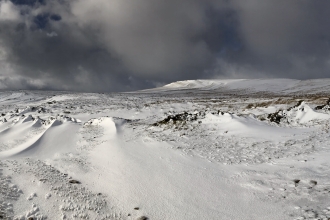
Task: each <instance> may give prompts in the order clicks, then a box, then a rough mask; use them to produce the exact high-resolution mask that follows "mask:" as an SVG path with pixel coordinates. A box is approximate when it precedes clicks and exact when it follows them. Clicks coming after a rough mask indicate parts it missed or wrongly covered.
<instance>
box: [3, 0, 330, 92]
mask: <svg viewBox="0 0 330 220" xmlns="http://www.w3.org/2000/svg"><path fill="white" fill-rule="evenodd" d="M329 8H330V2H329V3H328V1H327V0H319V1H312V0H309V1H307V0H292V1H284V0H278V1H273V0H263V1H259V0H258V1H257V0H248V1H243V0H181V1H174V0H168V1H163V0H152V1H151V0H134V1H131V0H93V1H91V0H70V1H69V0H24V1H23V0H11V1H9V0H2V1H0V68H1V70H2V71H1V72H0V88H29V89H31V88H32V89H33V88H36V89H40V88H41V89H69V90H84V91H127V90H133V89H141V88H147V87H153V86H156V85H161V84H162V83H168V82H171V81H176V80H184V79H194V78H211V77H214V78H221V77H236V78H237V77H244V78H251V77H267V76H270V77H290V78H313V77H314V78H315V77H328V76H330V74H329V72H328V71H329V67H330V53H329V48H330V45H329V44H330V29H329V24H328V21H329V19H330V15H329V13H327V11H328V9H329Z"/></svg>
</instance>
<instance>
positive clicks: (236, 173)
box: [0, 79, 330, 220]
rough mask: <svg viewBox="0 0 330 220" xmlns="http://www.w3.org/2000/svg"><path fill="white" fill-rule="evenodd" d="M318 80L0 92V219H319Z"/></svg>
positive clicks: (322, 102) (322, 141)
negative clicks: (100, 90)
mask: <svg viewBox="0 0 330 220" xmlns="http://www.w3.org/2000/svg"><path fill="white" fill-rule="evenodd" d="M328 93H329V80H310V81H299V80H286V79H279V80H212V81H211V80H199V81H193V80H192V81H183V82H176V83H173V84H170V85H167V86H165V87H161V88H157V89H153V90H148V91H138V92H136V93H122V94H81V93H69V92H46V91H44V92H41V91H21V92H0V107H1V108H0V158H1V159H0V219H180V220H181V219H281V220H282V219H328V218H330V207H329V205H330V204H329V195H330V177H329V175H328V173H329V172H330V163H329V157H330V148H329V146H330V139H329V137H330V133H329V131H330V130H329V129H330V127H329V122H330V112H329V109H330V108H329V104H330V103H329V94H328Z"/></svg>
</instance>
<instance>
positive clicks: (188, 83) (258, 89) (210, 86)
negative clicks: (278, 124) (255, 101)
mask: <svg viewBox="0 0 330 220" xmlns="http://www.w3.org/2000/svg"><path fill="white" fill-rule="evenodd" d="M196 90H197V91H199V92H222V93H233V92H235V93H239V94H243V93H246V94H252V93H272V94H282V95H289V94H290V95H292V94H301V93H304V94H330V78H326V79H310V80H296V79H215V80H185V81H177V82H173V83H170V84H167V85H165V86H162V87H158V88H154V89H147V90H142V91H140V92H143V93H151V92H165V93H167V92H184V91H196Z"/></svg>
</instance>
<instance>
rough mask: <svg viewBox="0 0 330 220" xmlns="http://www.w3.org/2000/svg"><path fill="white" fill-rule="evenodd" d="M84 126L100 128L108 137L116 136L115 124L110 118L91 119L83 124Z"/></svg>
mask: <svg viewBox="0 0 330 220" xmlns="http://www.w3.org/2000/svg"><path fill="white" fill-rule="evenodd" d="M84 126H100V127H102V128H103V129H104V130H105V133H106V134H107V135H109V136H115V135H116V134H117V128H116V123H115V122H114V119H113V118H112V117H100V118H93V119H90V120H88V121H87V122H86V123H84Z"/></svg>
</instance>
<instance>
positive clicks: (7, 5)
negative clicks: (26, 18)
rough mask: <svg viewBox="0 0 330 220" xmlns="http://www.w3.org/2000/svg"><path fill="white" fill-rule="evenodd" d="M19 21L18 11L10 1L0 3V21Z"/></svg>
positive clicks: (5, 0)
mask: <svg viewBox="0 0 330 220" xmlns="http://www.w3.org/2000/svg"><path fill="white" fill-rule="evenodd" d="M19 19H20V13H19V10H18V8H17V7H16V6H15V5H14V4H13V3H12V2H11V1H9V0H4V1H0V21H17V20H19Z"/></svg>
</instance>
